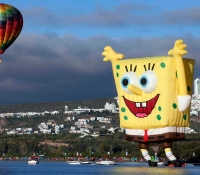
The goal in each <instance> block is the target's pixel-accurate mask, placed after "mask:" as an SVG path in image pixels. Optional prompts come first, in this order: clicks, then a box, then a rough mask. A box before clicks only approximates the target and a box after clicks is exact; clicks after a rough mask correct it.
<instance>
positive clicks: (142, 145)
mask: <svg viewBox="0 0 200 175" xmlns="http://www.w3.org/2000/svg"><path fill="white" fill-rule="evenodd" d="M138 147H139V148H140V150H141V152H142V155H143V157H144V159H145V160H147V161H148V164H149V166H157V162H152V161H151V157H150V155H149V152H148V151H147V149H148V148H149V145H148V144H147V143H139V144H138Z"/></svg>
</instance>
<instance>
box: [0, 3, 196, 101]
mask: <svg viewBox="0 0 200 175" xmlns="http://www.w3.org/2000/svg"><path fill="white" fill-rule="evenodd" d="M1 3H6V4H9V5H12V6H14V7H16V8H17V9H18V10H19V11H20V12H21V14H22V16H23V21H24V23H23V29H22V31H21V33H20V35H19V36H18V38H17V39H16V41H15V42H14V43H13V44H12V45H11V46H10V47H9V48H8V49H7V50H6V51H5V52H4V54H2V55H0V58H1V59H2V63H1V64H0V105H3V104H22V103H40V102H61V101H63V102H69V101H77V100H92V99H99V98H110V97H113V98H114V97H116V96H117V92H116V88H115V84H114V78H113V74H112V69H111V63H110V62H103V56H102V52H103V50H104V47H105V46H107V45H109V46H111V47H112V48H113V49H114V50H115V51H116V52H118V53H123V54H124V56H125V58H138V57H149V56H167V53H168V50H169V49H171V48H172V47H173V45H174V42H175V40H177V39H183V40H184V43H185V44H186V45H187V49H186V50H187V51H188V54H187V55H185V56H184V57H187V58H192V59H195V60H196V65H195V72H194V79H196V78H197V77H199V76H200V60H199V54H200V30H199V29H200V1H197V0H184V1H174V0H162V1H160V0H151V1H148V0H126V1H124V0H109V1H108V0H67V1H65V0H23V1H22V0H6V1H5V2H1Z"/></svg>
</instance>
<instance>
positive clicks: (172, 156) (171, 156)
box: [165, 148, 176, 161]
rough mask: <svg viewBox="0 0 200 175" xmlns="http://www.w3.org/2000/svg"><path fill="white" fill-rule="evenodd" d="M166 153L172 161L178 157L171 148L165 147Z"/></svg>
mask: <svg viewBox="0 0 200 175" xmlns="http://www.w3.org/2000/svg"><path fill="white" fill-rule="evenodd" d="M165 154H166V156H167V158H168V159H169V160H171V161H173V160H176V157H175V156H174V154H173V153H172V150H171V148H165Z"/></svg>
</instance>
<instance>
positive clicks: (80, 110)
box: [64, 103, 118, 114]
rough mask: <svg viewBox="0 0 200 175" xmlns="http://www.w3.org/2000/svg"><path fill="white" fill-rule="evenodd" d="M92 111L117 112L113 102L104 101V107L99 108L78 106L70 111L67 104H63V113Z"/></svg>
mask: <svg viewBox="0 0 200 175" xmlns="http://www.w3.org/2000/svg"><path fill="white" fill-rule="evenodd" d="M91 110H92V111H94V112H97V111H98V112H103V111H106V110H108V111H110V112H112V113H117V112H118V108H116V105H115V103H111V104H110V103H106V104H105V106H104V109H102V108H100V109H90V108H86V107H85V108H81V106H78V108H77V109H73V110H71V111H69V108H68V106H65V112H64V113H65V114H81V113H84V112H90V111H91Z"/></svg>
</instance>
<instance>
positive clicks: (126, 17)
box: [22, 3, 200, 28]
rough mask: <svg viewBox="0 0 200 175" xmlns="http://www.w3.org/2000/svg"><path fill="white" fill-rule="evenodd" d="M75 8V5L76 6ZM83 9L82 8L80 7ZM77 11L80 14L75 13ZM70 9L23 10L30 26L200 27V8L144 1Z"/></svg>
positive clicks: (39, 8) (42, 8)
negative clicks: (165, 6)
mask: <svg viewBox="0 0 200 175" xmlns="http://www.w3.org/2000/svg"><path fill="white" fill-rule="evenodd" d="M72 8H73V7H72ZM79 8H80V7H79ZM73 10H75V11H76V12H77V14H76V15H74V13H73V12H72V11H73ZM73 10H66V11H64V12H63V11H62V12H59V13H55V12H54V11H53V10H50V9H47V8H44V7H33V8H29V9H26V10H22V12H23V14H24V17H25V21H26V22H27V23H29V24H30V25H33V24H34V25H40V27H41V26H44V25H45V26H46V25H49V26H51V27H53V26H54V27H55V26H60V27H61V26H63V27H65V26H71V25H75V26H77V25H79V26H81V25H88V26H93V27H95V26H98V27H118V28H119V27H127V26H147V25H149V26H151V25H166V26H171V25H172V24H173V25H197V26H199V25H200V23H199V18H200V8H199V7H196V8H188V9H181V8H180V9H176V10H163V11H161V10H158V9H157V8H156V6H150V5H147V4H143V3H124V4H121V5H120V6H114V7H113V8H109V9H108V8H106V7H105V6H102V5H99V4H98V5H96V6H95V7H94V9H93V11H91V12H86V11H85V10H84V9H78V11H77V9H73ZM81 12H82V13H81Z"/></svg>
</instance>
